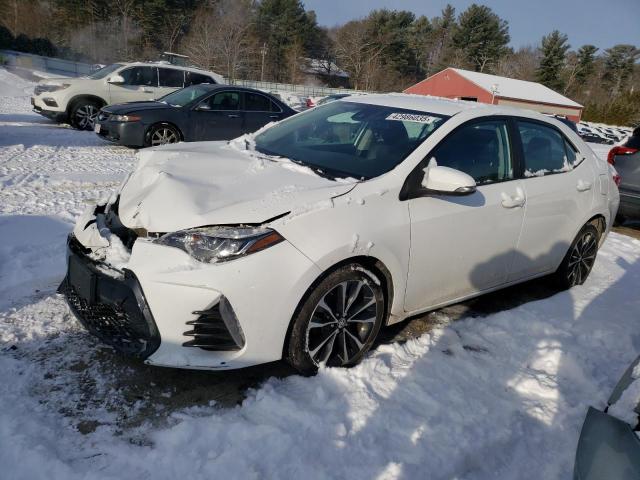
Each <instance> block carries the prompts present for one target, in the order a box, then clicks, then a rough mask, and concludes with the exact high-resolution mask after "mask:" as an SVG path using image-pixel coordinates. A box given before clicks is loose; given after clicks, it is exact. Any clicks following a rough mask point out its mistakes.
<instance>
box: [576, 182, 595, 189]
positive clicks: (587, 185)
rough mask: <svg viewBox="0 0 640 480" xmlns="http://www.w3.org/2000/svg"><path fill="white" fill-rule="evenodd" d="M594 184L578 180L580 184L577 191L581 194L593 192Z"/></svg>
mask: <svg viewBox="0 0 640 480" xmlns="http://www.w3.org/2000/svg"><path fill="white" fill-rule="evenodd" d="M592 186H593V184H592V183H591V182H585V181H584V180H578V184H577V185H576V189H577V190H578V191H579V192H586V191H587V190H591V187H592Z"/></svg>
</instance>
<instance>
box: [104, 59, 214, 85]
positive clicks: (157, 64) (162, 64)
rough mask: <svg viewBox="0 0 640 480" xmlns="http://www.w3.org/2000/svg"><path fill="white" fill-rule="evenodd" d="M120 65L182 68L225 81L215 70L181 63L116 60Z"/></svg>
mask: <svg viewBox="0 0 640 480" xmlns="http://www.w3.org/2000/svg"><path fill="white" fill-rule="evenodd" d="M116 63H118V64H120V65H123V66H125V67H135V66H140V67H162V68H173V69H175V70H184V71H187V72H193V73H199V74H202V75H208V76H210V77H213V79H214V80H215V81H216V82H218V83H225V82H224V77H223V76H222V75H220V74H218V73H216V72H212V71H210V70H202V69H201V68H195V67H183V66H181V65H174V64H172V63H168V62H116Z"/></svg>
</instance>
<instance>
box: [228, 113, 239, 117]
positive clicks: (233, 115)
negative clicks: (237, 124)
mask: <svg viewBox="0 0 640 480" xmlns="http://www.w3.org/2000/svg"><path fill="white" fill-rule="evenodd" d="M227 117H229V118H240V115H235V114H233V113H232V114H231V115H227Z"/></svg>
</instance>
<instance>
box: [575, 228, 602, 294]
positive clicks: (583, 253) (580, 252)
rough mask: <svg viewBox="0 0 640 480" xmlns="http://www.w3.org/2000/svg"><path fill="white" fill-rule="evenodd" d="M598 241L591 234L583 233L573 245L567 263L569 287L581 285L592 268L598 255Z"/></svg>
mask: <svg viewBox="0 0 640 480" xmlns="http://www.w3.org/2000/svg"><path fill="white" fill-rule="evenodd" d="M597 251H598V239H597V238H596V236H595V235H594V234H593V233H592V232H589V231H587V232H585V233H584V234H583V235H582V236H581V237H580V238H579V239H578V241H577V242H576V243H575V245H574V246H573V249H572V250H571V255H570V256H569V262H568V263H567V272H568V273H567V280H568V281H569V285H571V286H574V285H582V284H583V283H584V281H585V280H586V279H587V276H588V275H589V272H591V269H592V268H593V264H594V263H595V261H596V254H597V253H598V252H597Z"/></svg>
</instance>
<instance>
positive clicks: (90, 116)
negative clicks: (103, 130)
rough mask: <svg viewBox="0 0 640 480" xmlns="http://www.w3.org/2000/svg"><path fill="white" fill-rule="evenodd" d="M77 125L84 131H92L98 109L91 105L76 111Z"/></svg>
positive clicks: (83, 106)
mask: <svg viewBox="0 0 640 480" xmlns="http://www.w3.org/2000/svg"><path fill="white" fill-rule="evenodd" d="M75 116H76V124H77V125H78V127H80V128H81V129H82V130H91V129H93V125H94V124H95V121H96V118H97V116H98V109H97V108H96V106H95V105H92V104H90V103H88V104H86V105H82V106H81V107H79V108H78V109H76V113H75Z"/></svg>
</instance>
